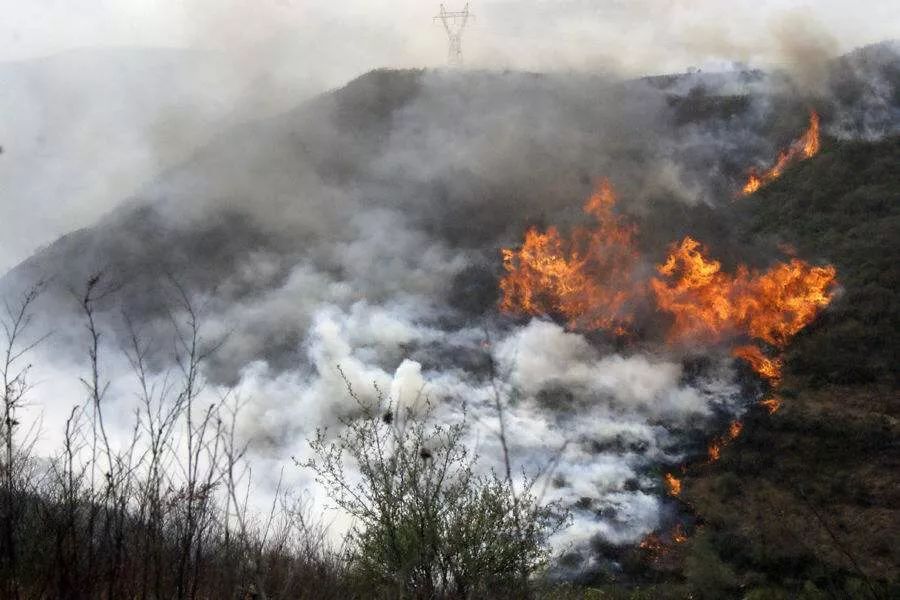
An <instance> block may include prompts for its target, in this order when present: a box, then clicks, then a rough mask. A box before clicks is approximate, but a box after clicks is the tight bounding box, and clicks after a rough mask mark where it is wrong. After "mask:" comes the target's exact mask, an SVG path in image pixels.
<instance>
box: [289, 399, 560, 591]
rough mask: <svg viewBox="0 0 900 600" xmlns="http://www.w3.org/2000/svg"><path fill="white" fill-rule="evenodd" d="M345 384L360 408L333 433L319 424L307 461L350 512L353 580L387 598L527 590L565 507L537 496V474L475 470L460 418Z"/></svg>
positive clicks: (332, 496) (545, 555) (334, 496)
mask: <svg viewBox="0 0 900 600" xmlns="http://www.w3.org/2000/svg"><path fill="white" fill-rule="evenodd" d="M349 391H350V394H351V395H353V397H354V398H355V399H356V400H357V403H358V405H359V407H360V414H359V415H358V416H357V418H355V419H346V420H345V421H344V425H345V428H344V430H343V431H342V432H341V433H339V434H338V435H337V436H336V437H335V438H334V439H329V437H328V434H327V432H326V431H324V430H322V431H319V432H318V434H317V436H316V437H315V439H314V440H312V441H311V442H310V444H311V446H312V449H313V451H314V455H315V458H313V459H311V460H309V461H308V462H306V463H304V465H305V466H307V467H309V468H311V469H313V470H314V471H315V473H316V474H317V477H318V480H319V481H320V483H322V484H324V486H325V487H326V489H327V490H328V491H329V494H330V496H331V498H332V499H333V500H334V501H335V502H336V503H337V505H338V506H340V507H341V508H342V509H344V510H345V511H346V512H347V513H349V514H350V515H351V516H352V517H354V518H355V520H356V524H355V526H354V528H353V530H352V532H351V533H350V537H349V545H348V548H349V550H348V552H349V557H348V558H349V562H350V566H351V570H352V572H353V573H354V576H355V578H356V583H357V585H359V586H361V589H366V590H367V595H368V596H376V597H391V598H394V597H401V598H472V597H488V596H489V597H492V598H496V597H516V598H522V597H528V596H530V595H532V593H533V590H532V587H531V583H532V582H531V579H532V576H533V575H534V574H535V573H536V572H537V571H538V570H539V569H540V568H541V567H542V565H544V563H545V560H546V559H547V557H548V547H547V543H546V542H547V538H548V536H549V535H550V534H552V533H554V532H555V531H557V530H558V529H559V528H560V527H561V526H562V525H563V524H564V523H565V521H566V519H567V515H566V514H565V512H564V511H562V510H560V509H559V507H558V506H556V505H553V504H548V505H543V504H541V503H540V502H539V501H538V499H537V498H536V497H535V496H534V495H533V494H532V492H531V483H533V482H530V481H526V482H525V484H524V489H522V490H520V491H518V492H517V490H516V487H515V486H514V485H513V483H512V481H511V478H508V477H507V478H502V477H499V476H498V475H497V474H496V473H494V472H491V473H490V474H487V475H481V474H477V473H476V471H475V466H476V463H477V460H478V457H477V456H475V455H473V454H472V453H470V452H469V450H468V448H467V447H466V445H465V442H464V436H465V432H466V423H465V421H464V420H463V421H462V422H460V423H455V424H443V423H434V422H433V419H432V416H433V414H432V411H431V408H430V405H428V403H426V404H425V409H424V411H423V412H422V414H416V413H415V412H413V411H412V410H408V409H407V410H403V411H399V412H402V414H400V415H396V414H395V413H394V407H393V406H392V405H391V403H390V402H389V401H388V402H386V401H385V399H384V398H383V397H382V396H381V395H379V399H378V401H377V403H376V404H375V405H373V406H369V405H366V404H364V403H363V402H362V401H360V400H359V398H358V397H356V396H355V395H354V394H353V391H352V389H351V390H349ZM348 462H349V463H351V464H353V465H355V466H356V468H358V471H359V476H358V477H356V476H355V475H351V474H350V473H348V472H347V470H345V467H346V466H347V464H348Z"/></svg>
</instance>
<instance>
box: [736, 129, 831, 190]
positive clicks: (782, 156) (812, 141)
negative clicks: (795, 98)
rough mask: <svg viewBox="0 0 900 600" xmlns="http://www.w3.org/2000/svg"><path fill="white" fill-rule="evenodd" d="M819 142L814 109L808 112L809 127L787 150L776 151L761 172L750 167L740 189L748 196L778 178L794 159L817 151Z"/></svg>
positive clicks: (813, 154)
mask: <svg viewBox="0 0 900 600" xmlns="http://www.w3.org/2000/svg"><path fill="white" fill-rule="evenodd" d="M820 148H821V142H820V140H819V114H818V113H817V112H816V111H810V113H809V127H808V128H807V129H806V131H805V132H803V135H801V136H800V137H799V138H798V139H796V140H794V142H793V143H792V144H791V145H790V147H789V148H788V149H787V150H782V151H781V152H779V153H778V158H777V159H776V161H775V164H774V165H772V166H771V167H769V168H768V169H767V170H765V171H763V172H762V173H759V172H757V171H756V170H755V169H751V171H750V173H749V174H748V175H747V182H746V183H745V184H744V187H743V188H741V191H742V192H743V193H744V195H745V196H749V195H750V194H752V193H753V192H755V191H756V190H758V189H759V188H761V187H762V186H764V185H766V184H768V183H770V182H772V181H774V180H776V179H778V178H779V177H781V174H782V173H784V170H785V169H786V168H787V166H788V165H789V164H790V163H792V162H794V161H795V160H806V159H807V158H811V157H813V156H815V155H816V154H818V153H819V149H820Z"/></svg>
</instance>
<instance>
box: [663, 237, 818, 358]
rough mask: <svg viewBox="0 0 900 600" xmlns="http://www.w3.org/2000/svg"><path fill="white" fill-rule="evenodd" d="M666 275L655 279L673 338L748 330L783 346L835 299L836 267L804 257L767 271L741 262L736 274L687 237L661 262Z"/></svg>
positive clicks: (715, 337) (710, 337) (711, 336)
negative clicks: (811, 262)
mask: <svg viewBox="0 0 900 600" xmlns="http://www.w3.org/2000/svg"><path fill="white" fill-rule="evenodd" d="M657 269H658V271H659V273H660V274H661V275H662V276H663V277H664V278H665V279H657V278H654V279H652V280H651V281H650V285H651V287H652V288H653V292H654V294H655V295H656V301H657V305H658V306H659V308H660V309H661V310H663V311H666V312H668V313H670V314H672V316H673V317H674V324H673V326H672V329H671V331H670V336H671V339H672V340H674V341H679V340H694V339H707V340H711V341H715V340H718V339H721V338H722V337H723V336H725V335H728V334H732V335H733V334H736V333H745V334H748V335H749V336H750V337H753V338H756V339H759V340H762V341H764V342H766V343H768V344H770V345H772V346H776V347H783V346H784V345H786V344H787V342H789V341H790V339H791V338H792V337H793V336H794V335H796V334H797V332H799V331H800V330H801V329H803V328H804V327H805V326H806V325H808V324H809V323H810V322H811V321H812V320H813V319H814V318H815V316H816V314H818V312H819V311H820V310H821V309H822V308H823V307H824V306H827V305H828V303H829V302H830V301H831V296H830V294H829V289H830V288H831V286H832V284H833V282H834V279H835V275H836V271H835V269H834V267H832V266H828V267H811V266H810V265H808V264H807V263H805V262H803V261H802V260H799V259H792V260H791V261H790V262H789V263H779V264H777V265H775V266H774V267H772V269H770V270H769V271H767V272H765V273H757V272H753V271H751V270H749V269H748V268H747V267H744V266H740V267H738V271H737V273H736V274H735V275H733V276H731V275H728V274H726V273H724V272H723V271H722V269H721V264H720V263H719V262H718V261H716V260H711V259H708V258H706V257H705V256H704V254H703V248H702V247H701V245H700V243H699V242H697V241H695V240H694V239H692V238H690V237H687V238H685V239H684V240H683V241H682V242H681V243H680V244H678V245H676V246H674V247H673V248H672V252H671V253H670V254H669V257H668V259H667V260H666V262H665V263H664V264H662V265H660V266H659V267H657Z"/></svg>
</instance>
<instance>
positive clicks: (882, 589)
mask: <svg viewBox="0 0 900 600" xmlns="http://www.w3.org/2000/svg"><path fill="white" fill-rule="evenodd" d="M898 161H900V138H892V139H886V140H883V141H880V142H874V143H864V142H853V143H851V142H839V141H836V140H829V141H828V142H826V145H825V148H824V149H823V151H822V153H821V154H820V155H819V156H817V157H816V158H815V159H813V160H810V161H808V162H806V163H803V164H801V165H798V166H797V167H796V168H795V169H793V170H792V171H790V172H789V173H787V174H786V175H785V176H784V178H782V179H780V180H778V181H776V182H775V183H773V184H772V185H771V187H769V188H766V189H764V190H762V191H761V192H759V193H758V194H757V195H754V196H753V197H751V198H748V199H743V200H741V201H740V202H741V203H742V204H740V205H739V207H738V208H737V214H738V215H739V218H740V219H742V222H743V223H744V235H746V236H753V237H758V236H770V237H771V238H772V241H773V243H774V242H782V243H786V244H790V245H792V246H793V247H794V248H796V252H798V253H799V254H800V255H801V256H814V257H819V258H821V259H822V260H827V261H832V262H833V263H834V264H835V265H837V267H838V270H839V273H840V282H841V285H842V287H843V291H842V294H841V296H840V297H839V298H838V299H837V300H835V302H834V303H833V305H832V306H831V307H830V308H829V309H828V310H827V311H826V312H825V313H824V314H823V315H822V316H821V317H820V318H819V319H818V320H817V321H816V323H815V324H814V325H813V326H812V327H810V328H809V329H808V330H807V331H805V332H804V333H803V334H801V335H800V336H799V337H798V339H797V340H796V342H795V343H794V345H793V346H792V347H791V350H790V352H789V355H788V361H787V367H788V370H789V372H790V373H791V375H790V376H789V377H788V379H787V380H786V381H785V383H784V388H783V390H782V392H781V395H782V397H783V404H782V408H781V409H780V410H779V411H778V412H776V413H775V414H774V415H768V414H764V411H761V412H760V413H757V414H756V415H755V416H754V417H753V418H752V419H748V420H747V421H745V428H744V433H743V435H742V436H741V437H740V438H739V439H738V440H737V442H736V443H735V444H734V445H733V446H732V447H730V448H729V449H728V450H727V451H726V452H725V453H724V455H723V459H722V460H721V461H720V462H718V463H716V464H715V465H711V466H708V467H703V468H701V469H699V470H698V472H697V473H696V474H695V475H694V476H690V477H688V478H687V479H686V483H685V492H684V496H683V499H684V501H686V502H688V503H689V504H690V505H691V506H692V507H693V509H694V510H695V511H696V513H697V514H698V515H699V516H700V517H701V518H702V520H703V521H704V523H705V525H704V527H703V528H702V529H701V531H700V533H699V534H698V538H697V539H696V540H692V541H691V542H689V544H690V549H689V550H688V556H687V558H686V562H685V565H686V568H687V569H688V570H687V571H686V575H687V576H688V578H689V579H693V578H698V579H699V580H701V581H703V583H702V584H701V585H705V586H708V587H707V589H706V592H705V595H704V596H703V597H710V598H713V597H722V596H720V594H730V593H734V591H735V590H737V589H744V590H747V589H751V588H759V589H760V591H759V594H760V595H759V596H752V597H754V598H756V597H759V598H781V597H785V598H787V597H795V596H794V594H798V593H800V594H801V595H800V597H802V598H820V597H821V598H826V597H851V598H868V597H873V596H874V597H881V598H889V597H894V596H896V594H897V593H898V590H900V588H898V587H897V586H898V585H900V579H898V578H900V571H898V568H900V553H898V546H897V544H896V543H894V540H897V539H900V509H898V507H900V494H898V491H900V441H898V440H900V394H898V388H897V382H898V374H900V371H898V365H900V362H898V341H897V335H896V332H897V331H900V319H898V317H900V305H898V302H897V298H898V291H900V271H898V266H897V261H896V257H897V256H900V172H898V170H897V168H896V165H897V164H900V162H898ZM698 560H700V561H703V562H702V563H701V564H704V563H705V564H707V565H711V564H714V563H718V564H719V567H717V568H712V567H711V566H707V567H703V568H705V569H709V573H697V572H696V569H697V568H698V567H697V566H694V567H693V569H694V572H693V573H692V572H691V570H690V569H691V568H692V567H691V565H692V564H694V565H696V564H697V561H698ZM692 561H693V562H692ZM717 569H718V570H717ZM762 589H766V590H768V591H765V592H763V591H762ZM873 590H875V591H874V592H873Z"/></svg>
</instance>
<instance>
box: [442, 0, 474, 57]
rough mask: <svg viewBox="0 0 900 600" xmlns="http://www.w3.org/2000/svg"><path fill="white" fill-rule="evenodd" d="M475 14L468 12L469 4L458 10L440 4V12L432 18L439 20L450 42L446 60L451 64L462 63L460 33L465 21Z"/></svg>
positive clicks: (464, 26)
mask: <svg viewBox="0 0 900 600" xmlns="http://www.w3.org/2000/svg"><path fill="white" fill-rule="evenodd" d="M474 17H475V16H474V15H473V14H472V13H470V12H469V4H468V3H466V7H465V8H464V9H462V10H460V11H448V10H447V9H446V8H444V5H443V4H441V12H440V13H439V14H438V16H436V17H435V18H434V20H435V21H437V20H440V21H441V23H443V25H444V30H445V31H446V32H447V40H448V42H449V44H450V46H449V48H448V51H447V62H448V63H449V64H450V65H452V66H460V65H462V64H463V53H462V34H463V29H465V28H466V23H468V22H469V19H470V18H474Z"/></svg>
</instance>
